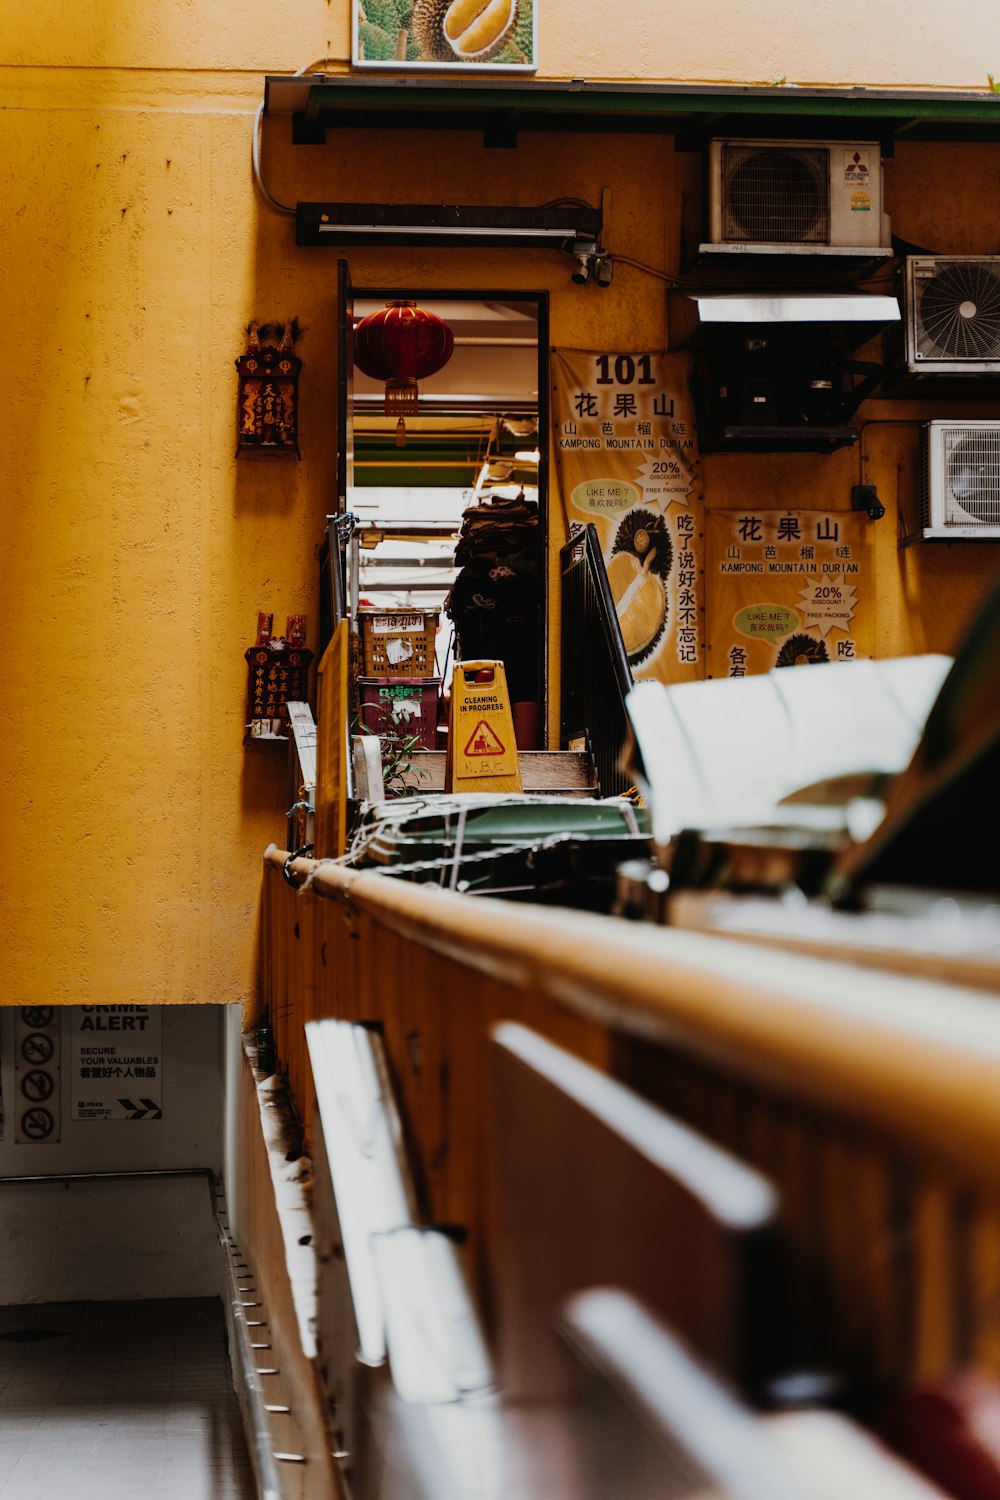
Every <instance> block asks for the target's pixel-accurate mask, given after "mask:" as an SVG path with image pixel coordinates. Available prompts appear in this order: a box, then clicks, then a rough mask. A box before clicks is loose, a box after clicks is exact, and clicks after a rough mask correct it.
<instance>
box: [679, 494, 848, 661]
mask: <svg viewBox="0 0 1000 1500" xmlns="http://www.w3.org/2000/svg"><path fill="white" fill-rule="evenodd" d="M870 526H871V522H870V521H869V519H868V517H867V516H865V515H861V514H860V513H857V512H854V511H842V510H838V511H823V510H777V511H772V510H757V509H755V508H754V507H753V506H748V507H746V509H739V510H713V511H710V512H709V513H708V515H707V516H706V524H705V535H706V557H707V562H706V567H705V576H706V603H707V607H708V676H709V677H747V676H749V675H750V674H752V673H755V672H770V671H771V670H772V668H774V667H802V666H811V665H814V664H816V663H818V662H828V661H830V662H832V661H854V660H855V659H859V658H865V657H870V656H871V655H872V654H873V652H874V647H875V602H874V577H873V565H872V548H871V543H870V541H869V528H870Z"/></svg>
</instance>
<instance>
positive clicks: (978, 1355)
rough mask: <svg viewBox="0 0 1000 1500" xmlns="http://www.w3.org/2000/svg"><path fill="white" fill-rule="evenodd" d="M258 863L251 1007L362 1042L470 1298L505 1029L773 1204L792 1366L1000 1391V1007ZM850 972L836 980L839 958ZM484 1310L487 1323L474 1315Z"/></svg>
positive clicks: (741, 949) (305, 1100)
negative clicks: (998, 1381)
mask: <svg viewBox="0 0 1000 1500" xmlns="http://www.w3.org/2000/svg"><path fill="white" fill-rule="evenodd" d="M284 863H285V856H284V854H282V853H279V852H278V851H276V850H274V849H272V850H269V851H268V854H267V856H266V859H265V884H266V898H265V929H266V930H265V998H266V1001H267V1004H268V1007H269V1011H270V1015H271V1017H272V1020H273V1026H274V1032H275V1038H276V1046H277V1051H278V1055H279V1058H280V1061H281V1065H282V1066H283V1067H284V1068H285V1069H287V1072H288V1075H289V1081H290V1087H291V1091H292V1094H293V1097H294V1098H295V1099H296V1101H297V1103H298V1107H299V1109H300V1112H301V1115H302V1119H303V1123H304V1127H305V1131H306V1135H307V1139H308V1136H309V1133H310V1131H311V1129H312V1118H311V1109H312V1104H311V1088H310V1080H309V1076H308V1063H307V1058H306V1051H305V1041H304V1035H303V1026H304V1023H305V1022H306V1021H307V1020H308V1019H312V1018H315V1017H321V1016H333V1017H338V1018H341V1019H348V1020H363V1021H365V1022H369V1023H374V1024H377V1025H378V1027H379V1028H380V1029H381V1031H382V1034H383V1038H384V1045H385V1048H386V1053H387V1057H388V1061H389V1066H390V1069H391V1072H392V1076H393V1080H394V1083H395V1085H396V1088H397V1091H398V1100H399V1103H400V1108H401V1113H402V1116H403V1122H404V1129H405V1132H406V1135H407V1139H408V1146H409V1149H410V1152H411V1154H412V1161H413V1165H414V1169H415V1172H416V1175H417V1181H418V1184H419V1187H420V1191H421V1194H422V1197H423V1209H424V1211H425V1213H426V1216H427V1221H428V1222H432V1223H444V1224H452V1225H462V1226H464V1227H465V1228H466V1229H467V1230H468V1233H469V1242H470V1248H471V1251H472V1256H473V1263H474V1266H475V1269H476V1273H477V1276H478V1285H479V1288H480V1290H481V1291H486V1289H487V1286H488V1278H489V1241H490V1217H489V1216H490V1206H489V1202H488V1194H487V1191H486V1182H487V1161H488V1145H489V1140H488V1136H489V1130H490V1124H489V1112H488V1108H487V1095H488V1087H487V1070H488V1036H489V1030H490V1028H491V1026H492V1025H493V1024H494V1023H495V1022H497V1021H500V1020H507V1019H513V1020H519V1021H522V1022H524V1023H526V1024H527V1025H529V1026H530V1027H532V1028H533V1029H534V1030H536V1031H538V1032H541V1033H543V1034H544V1035H545V1036H547V1037H549V1038H550V1039H553V1040H556V1041H558V1042H560V1043H561V1044H562V1045H563V1046H565V1047H567V1048H568V1049H569V1050H571V1051H572V1052H574V1053H576V1054H578V1055H579V1056H581V1057H583V1058H586V1059H588V1060H590V1061H591V1062H594V1063H596V1064H597V1065H598V1066H599V1067H600V1068H602V1069H604V1070H606V1071H608V1072H610V1073H611V1074H613V1075H615V1076H616V1077H618V1078H619V1079H620V1080H622V1081H624V1082H625V1083H627V1084H628V1085H630V1086H631V1087H632V1088H633V1089H635V1090H636V1091H638V1092H640V1093H642V1094H644V1095H646V1096H647V1097H649V1098H651V1099H653V1100H655V1101H656V1102H658V1103H659V1104H661V1105H662V1106H663V1108H665V1109H666V1110H668V1111H669V1112H670V1113H671V1114H673V1115H674V1116H677V1117H678V1118H680V1119H681V1120H683V1121H686V1122H688V1123H689V1124H691V1125H694V1126H695V1127H696V1128H697V1129H698V1130H699V1131H700V1132H702V1133H703V1134H704V1135H706V1136H708V1137H709V1138H710V1139H712V1140H715V1141H716V1142H719V1143H721V1144H723V1145H725V1146H727V1147H728V1148H729V1149H730V1150H731V1151H733V1152H734V1153H735V1154H737V1155H738V1156H740V1157H742V1158H744V1159H745V1160H747V1161H748V1162H751V1163H753V1164H755V1165H757V1166H758V1167H759V1168H761V1169H762V1170H763V1171H764V1172H765V1173H766V1174H767V1176H768V1177H769V1178H770V1179H771V1180H772V1181H773V1182H774V1184H775V1185H776V1186H777V1188H778V1191H779V1194H780V1200H781V1205H782V1208H781V1215H782V1218H781V1229H782V1239H783V1247H784V1252H785V1258H786V1267H787V1286H788V1294H789V1298H790V1306H791V1309H792V1323H793V1325H794V1329H795V1334H796V1338H797V1340H798V1341H799V1345H800V1347H799V1349H798V1350H796V1353H797V1354H801V1355H802V1356H804V1357H807V1358H809V1359H810V1360H818V1361H819V1362H820V1363H821V1364H823V1365H824V1366H825V1367H828V1368H832V1369H835V1370H836V1371H837V1372H839V1374H840V1375H841V1376H842V1377H843V1378H844V1380H845V1381H846V1382H847V1383H848V1384H849V1385H850V1386H852V1387H853V1388H854V1389H855V1390H857V1391H865V1390H877V1391H878V1392H879V1393H883V1394H884V1393H885V1392H886V1391H888V1390H895V1389H899V1388H901V1387H903V1386H905V1385H906V1384H908V1383H910V1382H912V1381H914V1380H917V1379H927V1378H937V1377H941V1376H944V1375H946V1374H948V1373H949V1372H952V1371H954V1370H956V1369H959V1368H961V1367H964V1366H967V1365H975V1366H978V1367H980V1368H982V1369H987V1370H996V1369H997V1368H998V1366H1000V1005H998V1004H997V997H995V996H991V995H988V994H983V993H982V992H981V991H980V992H978V993H977V992H973V991H971V990H968V989H963V988H960V987H958V986H955V985H947V984H940V983H932V982H929V981H922V980H919V979H914V978H912V977H903V976H897V975H894V974H889V973H884V972H876V971H874V970H869V969H866V968H863V967H860V966H854V965H852V964H851V963H849V962H846V961H845V962H829V961H823V960H818V959H812V958H807V957H802V956H798V955H795V954H790V953H786V952H778V951H774V952H772V951H770V950H768V949H767V948H764V947H761V946H751V945H749V944H745V943H740V942H735V941H725V940H722V939H718V938H714V937H711V936H705V935H701V934H696V933H690V932H682V931H676V930H671V929H658V928H654V927H645V926H635V925H632V924H629V923H626V922H624V921H620V920H616V919H612V918H603V917H598V916H594V915H592V914H586V915H585V914H582V913H574V912H569V911H554V910H552V909H542V908H532V907H526V906H520V905H514V904H508V903H502V902H499V901H491V900H488V899H481V898H470V897H467V896H460V895H452V894H449V893H448V892H445V891H442V890H438V889H435V888H429V887H427V886H416V885H411V884H408V883H406V882H404V881H402V880H395V879H390V878H387V877H385V876H382V875H378V874H358V873H355V872H352V871H349V870H346V869H345V868H343V867H342V866H339V865H337V864H335V863H325V862H321V863H318V864H316V863H312V862H310V861H306V860H298V861H296V862H295V863H294V864H293V865H292V866H291V868H290V871H289V873H290V875H291V877H292V878H293V879H294V880H295V881H297V882H299V883H300V885H301V889H298V890H296V889H294V888H293V886H292V885H291V884H289V883H288V881H287V880H286V879H285V878H283V866H284ZM848 956H849V955H847V954H846V953H845V959H846V958H847V957H848ZM484 1305H488V1298H484Z"/></svg>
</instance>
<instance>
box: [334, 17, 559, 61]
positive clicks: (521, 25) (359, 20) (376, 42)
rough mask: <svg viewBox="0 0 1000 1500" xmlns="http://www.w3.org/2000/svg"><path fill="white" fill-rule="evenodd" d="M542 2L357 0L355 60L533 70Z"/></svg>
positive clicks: (354, 34)
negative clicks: (537, 10)
mask: <svg viewBox="0 0 1000 1500" xmlns="http://www.w3.org/2000/svg"><path fill="white" fill-rule="evenodd" d="M536 3H537V0H354V25H353V63H354V66H355V67H356V68H392V69H393V70H395V71H398V70H400V69H406V68H418V69H419V68H428V69H429V68H434V69H437V70H438V71H441V70H442V69H443V70H448V69H451V68H462V69H468V70H472V69H475V70H476V71H479V70H487V71H491V72H519V73H525V72H532V71H534V69H535V68H537V66H538V59H537V55H536V44H535V5H536Z"/></svg>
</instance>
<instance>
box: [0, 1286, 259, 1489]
mask: <svg viewBox="0 0 1000 1500" xmlns="http://www.w3.org/2000/svg"><path fill="white" fill-rule="evenodd" d="M255 1493H256V1492H255V1489H254V1483H253V1475H252V1471H251V1468H250V1461H249V1458H248V1456H247V1451H246V1444H245V1442H244V1438H243V1430H242V1426H241V1423H240V1414H239V1408H238V1405H237V1401H236V1397H235V1394H234V1392H233V1389H232V1380H231V1376H230V1370H229V1357H228V1354H227V1351H226V1336H225V1321H224V1317H223V1310H222V1304H221V1303H220V1302H217V1301H213V1300H211V1299H204V1298H192V1299H189V1300H183V1301H163V1302H79V1303H68V1302H62V1303H49V1304H48V1305H46V1306H37V1305H35V1306H28V1307H0V1500H137V1497H138V1496H142V1497H144V1500H145V1497H147V1496H149V1497H156V1500H253V1496H254V1495H255Z"/></svg>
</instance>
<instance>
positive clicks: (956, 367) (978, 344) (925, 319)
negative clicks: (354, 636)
mask: <svg viewBox="0 0 1000 1500" xmlns="http://www.w3.org/2000/svg"><path fill="white" fill-rule="evenodd" d="M905 297H906V368H907V371H908V372H909V373H910V374H911V375H979V374H992V375H1000V255H910V256H907V260H906V294H905Z"/></svg>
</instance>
